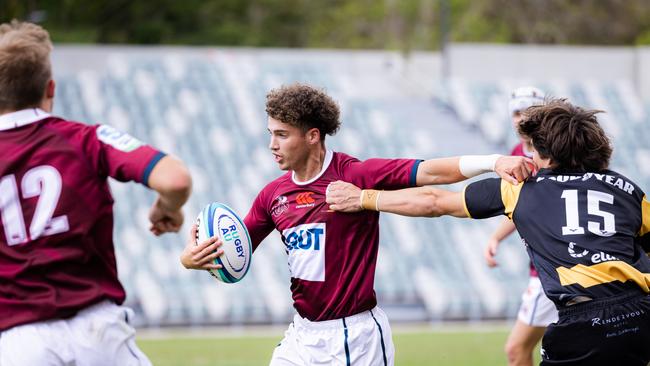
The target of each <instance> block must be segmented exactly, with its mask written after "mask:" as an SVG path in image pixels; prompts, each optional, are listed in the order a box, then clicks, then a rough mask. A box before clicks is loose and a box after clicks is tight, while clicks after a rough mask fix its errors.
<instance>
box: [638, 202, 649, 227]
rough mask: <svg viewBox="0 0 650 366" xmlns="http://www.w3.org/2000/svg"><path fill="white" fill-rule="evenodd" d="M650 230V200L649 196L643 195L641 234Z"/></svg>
mask: <svg viewBox="0 0 650 366" xmlns="http://www.w3.org/2000/svg"><path fill="white" fill-rule="evenodd" d="M649 232H650V201H648V196H643V201H641V230H639V236H643V235H645V234H647V233H649Z"/></svg>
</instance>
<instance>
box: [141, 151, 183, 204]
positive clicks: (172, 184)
mask: <svg viewBox="0 0 650 366" xmlns="http://www.w3.org/2000/svg"><path fill="white" fill-rule="evenodd" d="M149 186H150V187H151V188H152V189H154V190H156V191H157V192H158V193H160V194H161V195H164V196H175V197H189V195H190V193H191V192H192V177H191V175H190V172H189V170H188V169H187V167H186V166H185V165H184V164H183V163H182V162H181V161H180V160H177V159H175V158H172V157H169V156H166V157H165V158H163V160H161V161H160V162H159V163H158V165H157V166H156V167H155V168H154V171H153V172H152V175H151V177H150V180H149Z"/></svg>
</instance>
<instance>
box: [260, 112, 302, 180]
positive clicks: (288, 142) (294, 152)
mask: <svg viewBox="0 0 650 366" xmlns="http://www.w3.org/2000/svg"><path fill="white" fill-rule="evenodd" d="M268 130H269V134H270V135H271V141H270V143H269V149H271V153H273V157H274V158H275V162H276V163H277V164H278V166H279V168H280V169H281V170H299V169H300V167H301V165H302V164H306V162H307V159H308V157H309V143H308V140H307V134H305V133H303V131H302V130H301V129H300V128H298V127H296V126H292V125H290V124H288V123H284V122H282V121H279V120H277V119H275V118H272V117H269V118H268Z"/></svg>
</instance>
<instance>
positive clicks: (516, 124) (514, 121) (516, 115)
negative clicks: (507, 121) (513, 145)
mask: <svg viewBox="0 0 650 366" xmlns="http://www.w3.org/2000/svg"><path fill="white" fill-rule="evenodd" d="M522 119H523V116H522V115H521V112H520V111H515V112H514V113H513V114H512V127H513V128H514V129H515V132H516V133H517V136H519V138H520V139H521V136H520V135H519V123H520V122H521V120H522Z"/></svg>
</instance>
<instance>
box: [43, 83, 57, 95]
mask: <svg viewBox="0 0 650 366" xmlns="http://www.w3.org/2000/svg"><path fill="white" fill-rule="evenodd" d="M54 89H56V83H55V82H54V80H53V79H50V80H49V81H48V82H47V85H46V86H45V97H46V98H48V99H52V98H54Z"/></svg>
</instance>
